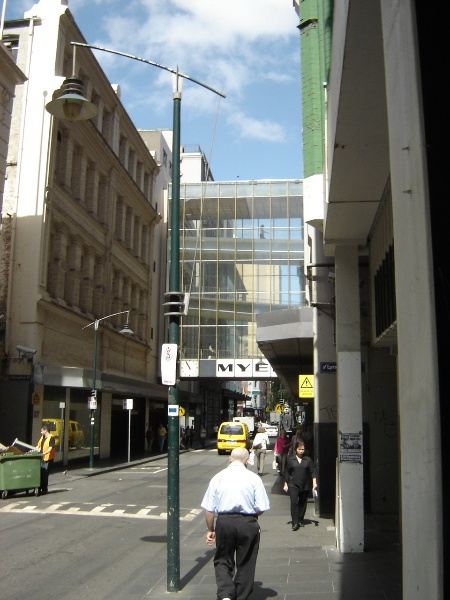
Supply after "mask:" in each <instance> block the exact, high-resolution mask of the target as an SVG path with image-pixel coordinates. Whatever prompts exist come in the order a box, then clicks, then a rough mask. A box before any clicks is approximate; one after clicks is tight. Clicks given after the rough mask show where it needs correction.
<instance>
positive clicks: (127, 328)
mask: <svg viewBox="0 0 450 600" xmlns="http://www.w3.org/2000/svg"><path fill="white" fill-rule="evenodd" d="M125 313H126V314H127V322H126V323H125V326H124V327H123V328H122V329H121V330H120V333H122V334H129V335H133V333H134V332H133V330H132V329H131V327H130V323H129V318H130V311H129V310H122V311H120V312H117V313H114V314H112V315H107V316H106V317H101V318H100V319H95V321H92V323H89V325H85V326H84V327H83V329H86V328H87V327H91V325H93V326H94V365H93V375H92V391H91V396H90V400H89V408H90V411H91V431H90V433H91V441H90V444H89V449H90V451H89V468H90V469H92V468H93V467H94V415H95V409H96V408H97V335H98V334H97V332H98V326H99V323H100V321H104V320H105V319H110V318H111V317H116V316H117V315H124V314H125Z"/></svg>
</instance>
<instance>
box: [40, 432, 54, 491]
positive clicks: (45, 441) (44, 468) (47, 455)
mask: <svg viewBox="0 0 450 600" xmlns="http://www.w3.org/2000/svg"><path fill="white" fill-rule="evenodd" d="M36 450H38V451H39V452H40V453H41V454H42V458H41V485H40V492H41V494H46V493H47V492H48V478H49V475H50V469H51V467H52V465H53V461H54V459H55V453H56V449H55V438H54V437H53V436H52V434H51V433H50V431H49V429H48V425H46V424H45V423H44V424H43V425H42V427H41V437H40V438H39V441H38V443H37V446H36Z"/></svg>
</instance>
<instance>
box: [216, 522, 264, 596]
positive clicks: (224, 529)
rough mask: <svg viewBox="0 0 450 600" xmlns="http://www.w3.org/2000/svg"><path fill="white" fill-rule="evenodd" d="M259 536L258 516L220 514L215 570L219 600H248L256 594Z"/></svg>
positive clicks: (217, 524)
mask: <svg viewBox="0 0 450 600" xmlns="http://www.w3.org/2000/svg"><path fill="white" fill-rule="evenodd" d="M259 538H260V528H259V523H258V518H257V517H256V516H244V515H218V517H217V523H216V554H215V556H214V569H215V574H216V584H217V597H218V598H219V600H222V598H231V600H247V598H248V597H249V596H250V594H251V593H252V590H253V584H254V580H255V569H256V559H257V557H258V550H259Z"/></svg>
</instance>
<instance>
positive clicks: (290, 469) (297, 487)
mask: <svg viewBox="0 0 450 600" xmlns="http://www.w3.org/2000/svg"><path fill="white" fill-rule="evenodd" d="M285 477H286V481H285V484H284V487H283V489H284V491H285V492H289V496H290V498H291V517H292V531H297V530H298V529H300V527H303V519H304V517H305V512H306V505H307V503H308V496H309V493H310V491H311V490H314V489H316V488H317V479H316V467H315V466H314V462H313V460H312V459H311V458H310V457H309V456H305V442H304V441H303V440H302V439H301V438H300V439H298V440H297V441H296V442H295V446H294V456H289V458H288V460H287V465H286V471H285Z"/></svg>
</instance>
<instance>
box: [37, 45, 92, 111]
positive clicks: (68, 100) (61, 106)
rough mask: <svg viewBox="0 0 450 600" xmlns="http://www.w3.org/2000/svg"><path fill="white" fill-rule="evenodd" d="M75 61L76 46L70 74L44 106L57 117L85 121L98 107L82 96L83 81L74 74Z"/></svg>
mask: <svg viewBox="0 0 450 600" xmlns="http://www.w3.org/2000/svg"><path fill="white" fill-rule="evenodd" d="M75 62H76V46H74V47H73V67H72V76H71V77H68V78H67V79H65V80H64V81H63V84H62V86H61V87H60V88H59V90H56V91H55V93H54V94H53V100H51V101H50V102H49V103H48V104H47V105H46V107H45V108H46V110H47V112H49V113H50V114H51V115H53V116H54V117H57V118H58V119H65V120H67V121H87V120H89V119H92V118H93V117H95V115H96V114H97V112H98V108H97V106H95V104H93V103H92V102H89V100H87V99H86V98H85V97H84V96H83V82H82V80H81V79H79V78H78V77H77V76H76V75H75V73H76V69H75Z"/></svg>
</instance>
